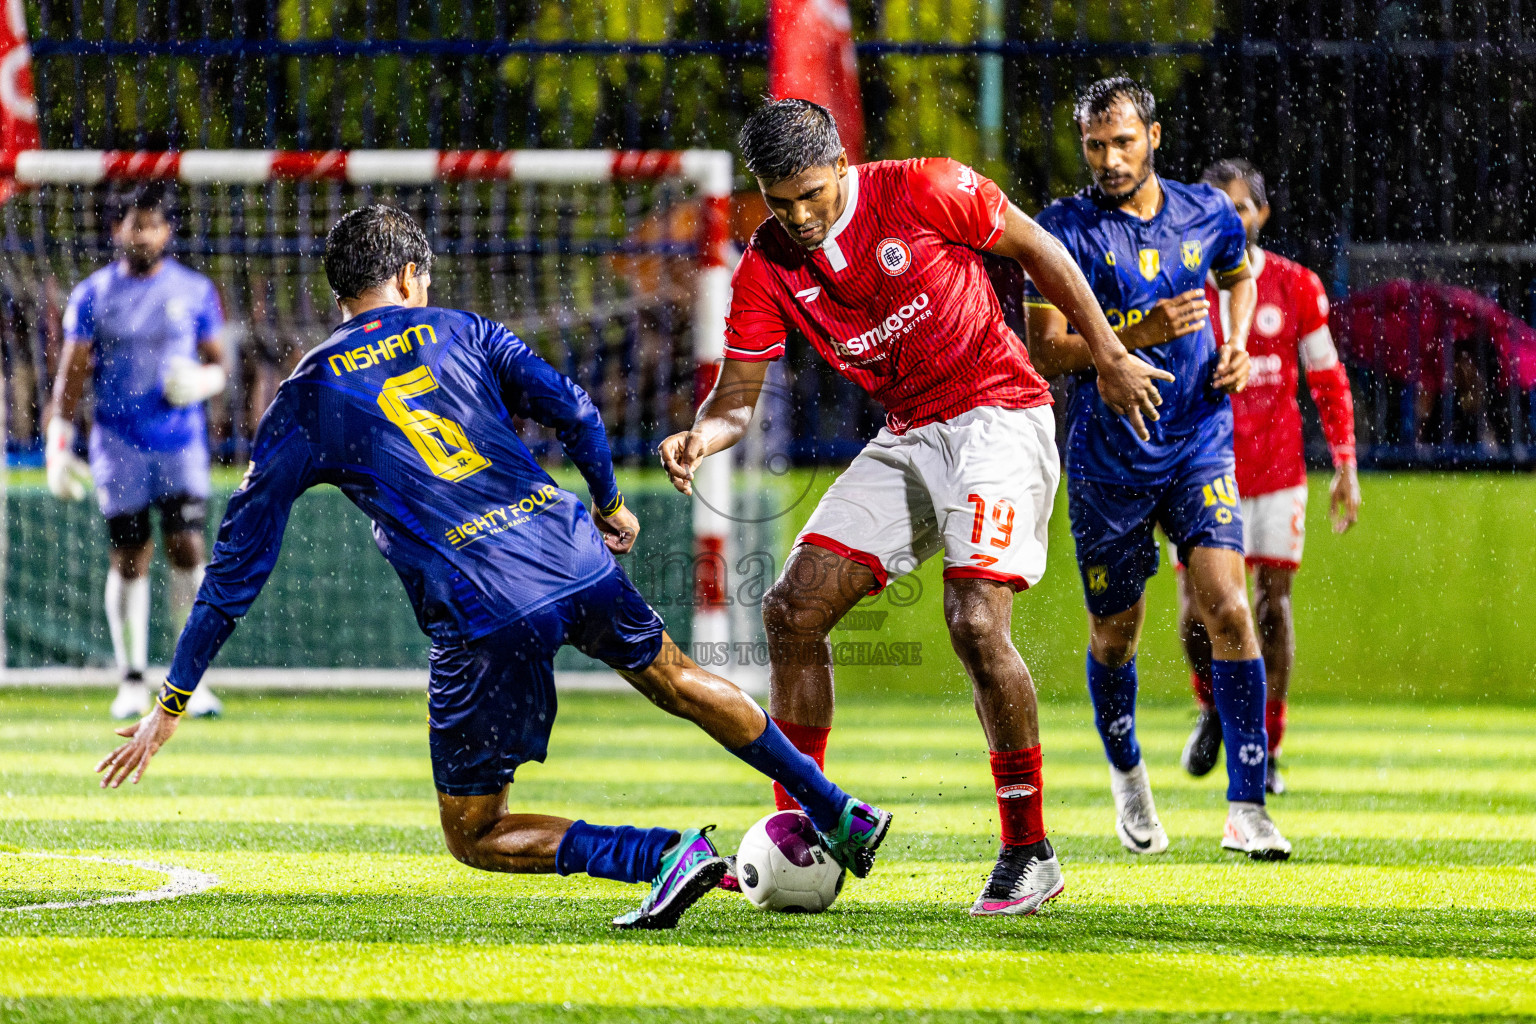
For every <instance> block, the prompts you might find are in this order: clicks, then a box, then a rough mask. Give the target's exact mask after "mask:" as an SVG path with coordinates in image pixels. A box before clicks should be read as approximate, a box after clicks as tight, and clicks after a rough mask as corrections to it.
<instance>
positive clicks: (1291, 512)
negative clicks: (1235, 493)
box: [1242, 486, 1307, 569]
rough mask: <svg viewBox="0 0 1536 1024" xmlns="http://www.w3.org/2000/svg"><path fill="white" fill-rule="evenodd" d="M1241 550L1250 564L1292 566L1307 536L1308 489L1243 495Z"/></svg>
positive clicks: (1296, 566)
mask: <svg viewBox="0 0 1536 1024" xmlns="http://www.w3.org/2000/svg"><path fill="white" fill-rule="evenodd" d="M1242 501H1243V550H1244V551H1245V552H1246V554H1247V558H1248V564H1249V565H1272V566H1275V567H1277V568H1281V569H1295V568H1298V567H1300V565H1301V548H1302V543H1303V542H1304V541H1305V540H1306V537H1307V488H1306V487H1305V486H1301V487H1287V488H1286V489H1285V490H1282V491H1271V492H1270V493H1268V494H1260V495H1258V496H1256V497H1252V498H1247V497H1245V498H1243V499H1242Z"/></svg>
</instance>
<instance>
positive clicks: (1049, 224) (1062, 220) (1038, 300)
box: [1023, 199, 1082, 311]
mask: <svg viewBox="0 0 1536 1024" xmlns="http://www.w3.org/2000/svg"><path fill="white" fill-rule="evenodd" d="M1035 223H1036V224H1039V225H1040V226H1041V227H1042V228H1044V229H1045V230H1046V232H1047V233H1049V234H1050V235H1051V236H1052V237H1054V238H1055V239H1056V240H1057V241H1058V242H1060V243H1061V244H1062V245H1064V246H1066V247H1067V252H1068V253H1070V254H1071V255H1072V258H1073V259H1074V260H1077V262H1078V265H1079V266H1082V260H1081V259H1079V258H1078V254H1077V251H1076V248H1075V243H1076V237H1075V235H1074V233H1073V231H1072V230H1071V227H1070V218H1069V217H1068V215H1067V208H1066V204H1065V203H1063V202H1062V201H1061V200H1060V199H1058V200H1056V201H1055V202H1053V203H1051V204H1050V205H1049V206H1047V207H1046V208H1045V209H1043V210H1041V211H1040V213H1039V215H1037V216H1036V217H1035ZM1023 302H1024V308H1025V310H1026V311H1027V310H1029V309H1030V308H1035V309H1055V308H1056V307H1055V306H1053V305H1052V304H1051V300H1050V299H1047V298H1046V297H1045V296H1044V295H1042V294H1040V289H1039V288H1036V287H1035V282H1034V280H1033V279H1032V278H1030V276H1029V275H1028V274H1026V275H1024V300H1023Z"/></svg>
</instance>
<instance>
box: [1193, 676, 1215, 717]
mask: <svg viewBox="0 0 1536 1024" xmlns="http://www.w3.org/2000/svg"><path fill="white" fill-rule="evenodd" d="M1189 688H1190V689H1191V690H1194V691H1195V700H1197V701H1199V702H1200V706H1201V707H1202V708H1205V709H1206V710H1210V709H1211V708H1213V707H1215V706H1216V698H1215V696H1214V695H1212V693H1211V670H1210V669H1206V670H1205V672H1203V673H1201V672H1196V671H1195V670H1194V669H1190V671H1189Z"/></svg>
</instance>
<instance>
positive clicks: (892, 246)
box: [875, 238, 912, 277]
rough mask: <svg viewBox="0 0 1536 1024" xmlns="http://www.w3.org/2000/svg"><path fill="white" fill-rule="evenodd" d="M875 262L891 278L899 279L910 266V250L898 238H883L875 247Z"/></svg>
mask: <svg viewBox="0 0 1536 1024" xmlns="http://www.w3.org/2000/svg"><path fill="white" fill-rule="evenodd" d="M875 261H876V262H877V263H879V264H880V269H881V270H883V271H885V272H886V273H887V274H890V275H891V276H892V277H900V276H901V275H902V274H905V273H906V272H907V268H908V267H910V266H911V265H912V249H911V247H910V246H908V245H907V243H906V242H903V241H902V240H901V239H899V238H883V239H881V240H880V244H879V245H877V246H875Z"/></svg>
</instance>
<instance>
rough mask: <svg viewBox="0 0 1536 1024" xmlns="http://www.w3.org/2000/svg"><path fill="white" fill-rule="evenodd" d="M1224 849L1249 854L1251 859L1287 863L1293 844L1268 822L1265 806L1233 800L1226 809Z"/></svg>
mask: <svg viewBox="0 0 1536 1024" xmlns="http://www.w3.org/2000/svg"><path fill="white" fill-rule="evenodd" d="M1221 848H1222V849H1224V850H1236V851H1237V852H1238V853H1246V854H1247V855H1248V856H1249V858H1250V859H1252V860H1286V859H1287V858H1289V857H1290V855H1291V844H1290V843H1289V842H1287V841H1286V838H1285V836H1283V835H1281V834H1280V830H1279V829H1278V828H1276V827H1275V823H1274V822H1273V821H1271V820H1270V819H1269V812H1268V811H1267V810H1265V809H1264V805H1263V804H1254V803H1247V802H1245V801H1241V800H1234V801H1232V802H1231V803H1230V804H1229V805H1228V807H1227V827H1226V829H1225V830H1224V831H1223V832H1222V835H1221Z"/></svg>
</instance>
